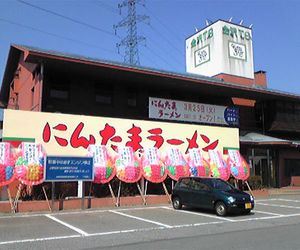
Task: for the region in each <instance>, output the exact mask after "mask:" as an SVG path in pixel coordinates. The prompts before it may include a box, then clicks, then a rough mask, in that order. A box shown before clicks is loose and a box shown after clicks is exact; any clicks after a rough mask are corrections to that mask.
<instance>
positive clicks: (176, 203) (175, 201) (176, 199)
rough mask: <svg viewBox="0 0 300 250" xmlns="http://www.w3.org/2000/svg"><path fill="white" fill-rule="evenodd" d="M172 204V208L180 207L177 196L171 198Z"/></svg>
mask: <svg viewBox="0 0 300 250" xmlns="http://www.w3.org/2000/svg"><path fill="white" fill-rule="evenodd" d="M172 205H173V208H174V209H181V208H182V204H181V201H180V198H179V197H174V198H173V200H172Z"/></svg>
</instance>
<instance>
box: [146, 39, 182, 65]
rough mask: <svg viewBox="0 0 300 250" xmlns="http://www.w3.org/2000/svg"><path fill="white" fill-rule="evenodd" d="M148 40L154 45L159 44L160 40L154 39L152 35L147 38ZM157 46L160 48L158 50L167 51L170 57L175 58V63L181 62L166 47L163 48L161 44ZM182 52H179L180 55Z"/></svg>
mask: <svg viewBox="0 0 300 250" xmlns="http://www.w3.org/2000/svg"><path fill="white" fill-rule="evenodd" d="M148 40H149V41H150V42H152V44H154V45H156V46H157V45H160V42H158V41H157V40H154V39H153V37H149V38H148ZM159 48H161V49H160V50H161V51H162V52H163V53H165V54H166V53H168V55H169V56H170V57H172V58H173V59H174V60H176V63H177V64H181V61H179V60H178V58H176V57H175V56H174V55H173V53H171V52H170V50H166V49H163V48H162V47H161V46H159ZM181 55H182V54H180V56H181Z"/></svg>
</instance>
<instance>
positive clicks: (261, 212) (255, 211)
mask: <svg viewBox="0 0 300 250" xmlns="http://www.w3.org/2000/svg"><path fill="white" fill-rule="evenodd" d="M253 212H254V213H259V214H268V215H275V216H280V215H283V214H276V213H271V212H265V211H260V210H256V209H255V210H253Z"/></svg>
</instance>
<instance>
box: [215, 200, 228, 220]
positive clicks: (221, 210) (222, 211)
mask: <svg viewBox="0 0 300 250" xmlns="http://www.w3.org/2000/svg"><path fill="white" fill-rule="evenodd" d="M215 210H216V214H217V215H218V216H225V215H226V214H227V207H226V205H225V204H224V203H223V202H221V201H219V202H217V204H216V205H215Z"/></svg>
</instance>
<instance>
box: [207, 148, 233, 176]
mask: <svg viewBox="0 0 300 250" xmlns="http://www.w3.org/2000/svg"><path fill="white" fill-rule="evenodd" d="M208 154H209V158H210V159H209V163H210V169H211V173H212V176H213V177H216V178H221V179H222V180H224V181H227V180H228V179H229V177H230V170H229V168H228V166H227V163H226V162H225V161H224V159H223V157H222V155H221V153H220V152H219V151H218V150H209V151H208Z"/></svg>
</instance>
